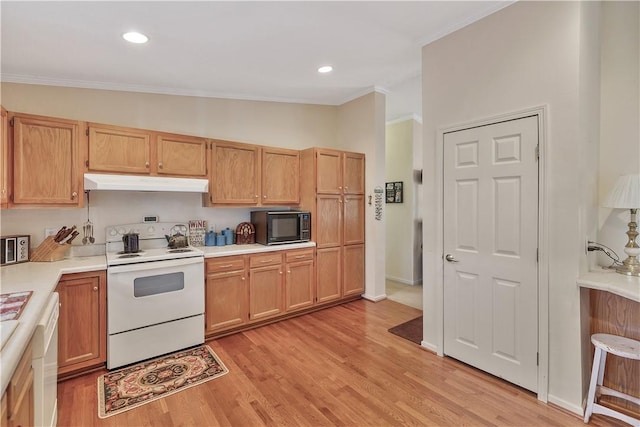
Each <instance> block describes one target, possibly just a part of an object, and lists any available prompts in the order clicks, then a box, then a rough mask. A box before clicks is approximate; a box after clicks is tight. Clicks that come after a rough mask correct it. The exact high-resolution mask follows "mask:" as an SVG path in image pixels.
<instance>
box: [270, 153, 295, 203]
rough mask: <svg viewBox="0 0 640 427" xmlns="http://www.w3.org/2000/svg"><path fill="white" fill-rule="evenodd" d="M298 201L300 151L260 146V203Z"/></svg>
mask: <svg viewBox="0 0 640 427" xmlns="http://www.w3.org/2000/svg"><path fill="white" fill-rule="evenodd" d="M299 203H300V152H299V151H296V150H283V149H277V148H267V147H264V148H262V204H263V205H284V204H286V205H297V204H299Z"/></svg>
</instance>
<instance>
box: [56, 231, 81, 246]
mask: <svg viewBox="0 0 640 427" xmlns="http://www.w3.org/2000/svg"><path fill="white" fill-rule="evenodd" d="M79 234H80V233H79V232H78V231H77V230H74V231H73V233H71V236H69V237H68V238H67V240H65V241H63V242H60V244H67V245H70V244H71V242H73V239H75V238H76V237H78V235H79Z"/></svg>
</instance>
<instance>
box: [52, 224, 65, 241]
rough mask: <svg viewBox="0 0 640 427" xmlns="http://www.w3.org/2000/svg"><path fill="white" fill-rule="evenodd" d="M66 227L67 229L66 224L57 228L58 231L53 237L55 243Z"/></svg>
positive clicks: (60, 237)
mask: <svg viewBox="0 0 640 427" xmlns="http://www.w3.org/2000/svg"><path fill="white" fill-rule="evenodd" d="M66 229H67V226H66V225H63V226H62V228H61V229H60V230H58V232H57V233H56V237H54V238H53V241H54V242H56V243H59V242H60V240H62V234H63V233H64V232H65V230H66Z"/></svg>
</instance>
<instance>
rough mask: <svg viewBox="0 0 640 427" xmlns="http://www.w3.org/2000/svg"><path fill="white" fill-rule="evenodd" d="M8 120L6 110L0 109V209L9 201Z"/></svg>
mask: <svg viewBox="0 0 640 427" xmlns="http://www.w3.org/2000/svg"><path fill="white" fill-rule="evenodd" d="M8 128H9V120H8V118H7V110H5V109H4V108H2V107H0V207H2V208H6V207H7V202H8V200H9V173H8V165H9V162H8V161H7V159H8V158H9V156H8V152H7V150H8V148H9V131H8Z"/></svg>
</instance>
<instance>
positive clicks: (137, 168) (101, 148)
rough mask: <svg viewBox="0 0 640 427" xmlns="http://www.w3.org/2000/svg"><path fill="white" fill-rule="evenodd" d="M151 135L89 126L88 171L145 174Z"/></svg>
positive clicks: (143, 132) (111, 127)
mask: <svg viewBox="0 0 640 427" xmlns="http://www.w3.org/2000/svg"><path fill="white" fill-rule="evenodd" d="M150 156H151V132H147V131H144V130H139V129H131V128H123V127H117V126H106V125H98V124H93V123H92V124H90V125H89V170H90V171H96V172H120V173H133V174H136V173H140V174H148V173H149V172H150V171H151V157H150Z"/></svg>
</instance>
